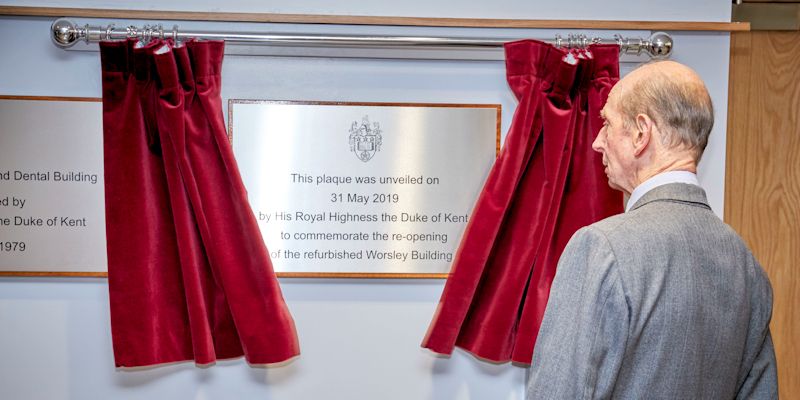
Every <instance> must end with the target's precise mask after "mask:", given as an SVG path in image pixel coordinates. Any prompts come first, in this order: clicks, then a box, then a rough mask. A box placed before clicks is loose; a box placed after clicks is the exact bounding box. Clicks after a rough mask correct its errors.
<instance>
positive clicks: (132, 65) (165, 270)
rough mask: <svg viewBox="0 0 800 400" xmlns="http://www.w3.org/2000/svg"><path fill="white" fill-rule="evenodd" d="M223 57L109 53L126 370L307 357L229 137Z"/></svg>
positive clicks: (110, 150) (117, 307) (111, 206)
mask: <svg viewBox="0 0 800 400" xmlns="http://www.w3.org/2000/svg"><path fill="white" fill-rule="evenodd" d="M223 49H224V44H223V43H222V42H210V41H209V42H189V43H187V44H186V45H185V46H180V47H175V48H173V47H172V46H171V44H170V43H166V42H163V41H153V42H151V43H149V44H148V45H146V46H143V47H140V48H137V46H136V43H135V41H133V40H130V41H126V42H103V43H101V61H102V67H103V124H104V128H103V130H104V148H105V176H106V221H107V222H106V230H107V232H106V235H107V240H108V259H109V261H108V262H109V266H108V269H109V297H110V302H111V329H112V337H113V344H114V356H115V363H116V365H117V366H125V367H133V366H143V365H153V364H161V363H167V362H174V361H184V360H194V361H195V362H196V363H198V364H208V363H212V362H214V361H215V360H217V359H225V358H232V357H238V356H241V355H244V356H245V358H246V359H247V361H248V362H250V363H251V364H269V363H276V362H281V361H284V360H287V359H289V358H292V357H294V356H296V355H297V354H299V346H298V342H297V335H296V332H295V327H294V322H293V320H292V317H291V315H290V314H289V311H288V309H287V307H286V304H285V303H284V300H283V296H282V294H281V291H280V287H279V286H278V281H277V279H276V278H275V274H274V272H273V269H272V264H271V262H270V259H269V255H268V252H267V249H266V247H265V245H264V242H263V240H262V238H261V234H260V231H259V230H258V226H257V224H256V221H255V218H254V216H253V214H252V211H251V209H250V206H249V204H248V202H247V196H246V192H245V189H244V186H243V184H242V181H241V177H240V175H239V171H238V168H237V166H236V162H235V160H234V158H233V153H232V150H231V147H230V144H229V142H228V140H227V136H226V134H225V127H224V122H223V116H222V102H221V96H220V88H221V74H220V72H221V66H222V55H223Z"/></svg>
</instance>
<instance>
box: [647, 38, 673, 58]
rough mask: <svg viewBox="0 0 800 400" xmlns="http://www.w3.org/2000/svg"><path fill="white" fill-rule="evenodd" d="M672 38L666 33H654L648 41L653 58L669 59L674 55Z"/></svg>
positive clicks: (649, 51)
mask: <svg viewBox="0 0 800 400" xmlns="http://www.w3.org/2000/svg"><path fill="white" fill-rule="evenodd" d="M672 44H673V43H672V36H670V35H669V34H668V33H666V32H654V33H653V34H652V35H650V38H649V39H648V46H647V47H648V49H647V50H648V53H650V55H651V56H653V58H668V57H669V56H670V55H671V54H672Z"/></svg>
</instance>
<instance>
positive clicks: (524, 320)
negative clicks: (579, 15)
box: [422, 40, 622, 364]
mask: <svg viewBox="0 0 800 400" xmlns="http://www.w3.org/2000/svg"><path fill="white" fill-rule="evenodd" d="M589 52H590V54H591V55H592V56H593V57H592V58H584V59H581V58H575V57H573V56H569V57H568V53H567V52H566V51H564V50H561V49H558V48H556V47H554V46H552V45H549V44H546V43H543V42H539V41H535V40H523V41H518V42H512V43H508V44H506V73H507V77H508V83H509V86H510V87H511V89H512V91H513V92H514V94H515V96H516V98H517V100H518V101H519V105H518V106H517V110H516V112H515V114H514V118H513V121H512V124H511V127H510V129H509V131H508V134H507V136H506V140H505V144H504V146H503V149H502V151H501V152H500V155H499V156H498V158H497V160H496V161H495V165H494V166H493V168H492V170H491V172H490V173H489V176H488V178H487V180H486V183H485V184H484V188H483V191H482V192H481V195H480V197H479V198H478V201H477V203H476V204H475V207H474V209H473V212H472V216H471V218H470V223H469V225H468V226H467V228H466V230H465V232H464V235H463V237H462V241H461V245H460V246H459V250H458V253H457V255H456V258H455V260H454V262H453V267H452V270H451V274H450V277H449V279H448V281H447V283H446V285H445V288H444V291H443V292H442V297H441V300H440V303H439V306H438V309H437V311H436V314H435V316H434V318H433V321H432V322H431V325H430V327H429V329H428V332H427V335H426V337H425V339H424V340H423V343H422V346H423V347H426V348H429V349H431V350H433V351H435V352H437V353H443V354H450V353H451V352H452V351H453V348H454V347H455V346H458V347H461V348H463V349H465V350H467V351H469V352H471V353H473V354H475V355H476V356H478V357H480V358H484V359H487V360H490V361H495V362H506V361H515V362H518V363H523V364H529V363H530V362H531V357H532V354H533V346H534V343H535V342H536V334H537V333H538V330H539V325H540V324H541V318H542V316H543V313H544V307H545V305H546V304H547V297H548V295H549V291H550V283H551V282H552V279H553V276H554V274H555V267H556V264H557V262H558V257H559V256H560V254H561V251H562V250H563V248H564V246H565V245H566V242H567V241H568V240H569V238H570V237H571V236H572V234H573V233H574V232H575V231H576V230H577V229H579V228H580V227H582V226H585V225H588V224H590V223H592V222H594V221H597V220H600V219H603V218H605V217H608V216H610V215H613V214H615V213H619V212H621V211H622V197H621V196H622V195H621V193H620V192H617V191H614V190H612V189H610V188H609V187H608V184H607V180H606V178H605V174H604V172H603V169H602V163H601V161H600V159H599V157H598V155H597V154H596V153H594V152H593V151H592V149H591V143H592V141H593V140H594V138H595V137H596V135H597V133H598V132H599V129H600V124H598V121H597V119H598V118H599V112H600V109H601V108H602V106H603V104H604V102H605V99H606V97H607V96H608V91H609V90H610V88H611V86H612V85H613V84H614V83H616V81H617V80H618V79H619V61H618V48H617V47H616V46H602V45H596V46H591V47H590V48H589Z"/></svg>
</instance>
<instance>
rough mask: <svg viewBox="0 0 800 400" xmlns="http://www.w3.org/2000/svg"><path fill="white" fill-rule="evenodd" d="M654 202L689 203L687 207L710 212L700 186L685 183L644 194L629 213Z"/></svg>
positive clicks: (671, 184)
mask: <svg viewBox="0 0 800 400" xmlns="http://www.w3.org/2000/svg"><path fill="white" fill-rule="evenodd" d="M656 201H673V202H680V203H689V205H693V206H697V207H703V208H707V209H709V210H711V206H709V205H708V199H707V198H706V191H705V190H703V188H701V187H700V186H697V185H690V184H687V183H668V184H666V185H661V186H658V187H656V188H654V189H652V190H650V191H649V192H647V193H645V194H644V196H642V197H641V198H640V199H639V201H637V202H636V204H634V205H633V207H631V211H633V210H635V209H637V208H640V207H642V206H644V205H646V204H649V203H652V202H656Z"/></svg>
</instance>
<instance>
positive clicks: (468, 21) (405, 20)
mask: <svg viewBox="0 0 800 400" xmlns="http://www.w3.org/2000/svg"><path fill="white" fill-rule="evenodd" d="M0 15H21V16H39V17H81V18H119V19H146V20H158V19H165V20H179V21H226V22H271V23H292V24H341V25H391V26H446V27H469V28H538V29H558V28H565V29H620V30H625V29H631V30H643V29H644V30H654V31H658V30H664V31H747V30H750V24H749V23H747V22H685V21H583V20H541V19H489V18H421V17H385V16H366V15H314V14H267V13H211V12H189V11H156V10H118V9H98V8H51V7H17V6H0Z"/></svg>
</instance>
